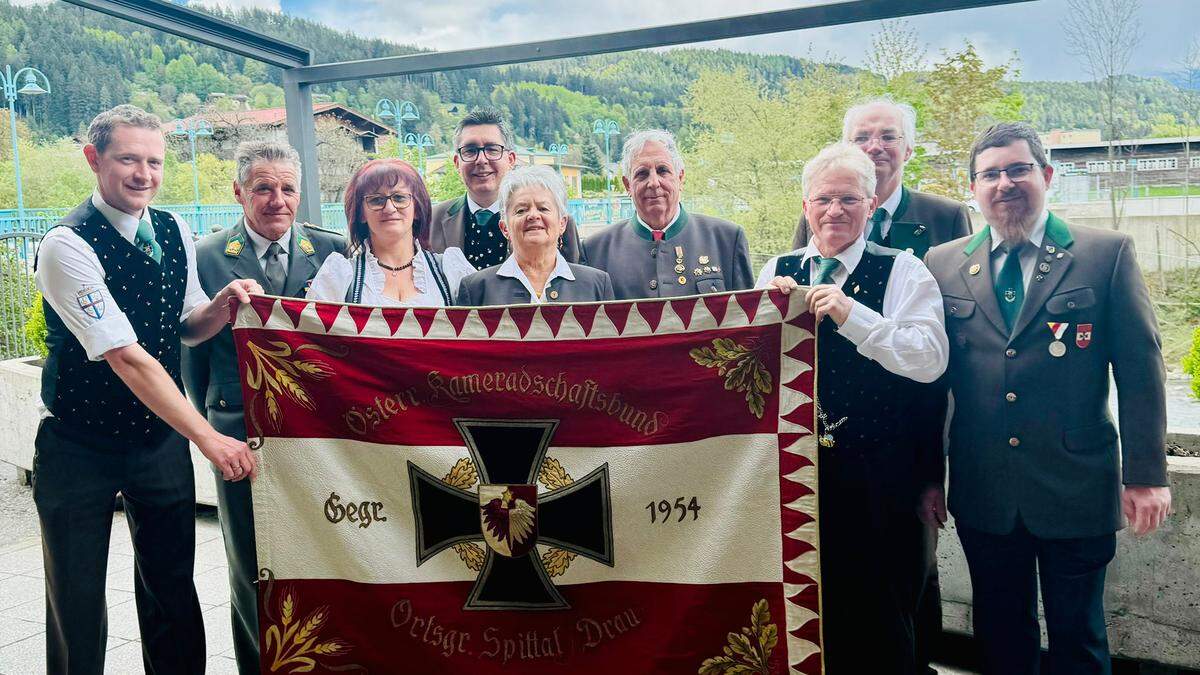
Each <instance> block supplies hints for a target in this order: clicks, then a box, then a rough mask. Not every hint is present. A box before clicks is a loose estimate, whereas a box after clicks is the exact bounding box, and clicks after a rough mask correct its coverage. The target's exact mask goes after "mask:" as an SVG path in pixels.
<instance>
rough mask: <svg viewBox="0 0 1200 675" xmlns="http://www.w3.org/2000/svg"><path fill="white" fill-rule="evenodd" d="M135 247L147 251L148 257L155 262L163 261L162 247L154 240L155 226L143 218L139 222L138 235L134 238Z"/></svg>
mask: <svg viewBox="0 0 1200 675" xmlns="http://www.w3.org/2000/svg"><path fill="white" fill-rule="evenodd" d="M133 245H134V246H136V247H138V248H140V249H142V250H143V251H145V253H146V255H148V256H150V257H151V258H154V262H159V261H160V260H162V246H159V245H158V242H157V241H155V240H154V226H153V225H151V224H150V221H149V220H146V219H145V218H143V219H142V220H139V221H138V229H137V234H136V235H134V237H133Z"/></svg>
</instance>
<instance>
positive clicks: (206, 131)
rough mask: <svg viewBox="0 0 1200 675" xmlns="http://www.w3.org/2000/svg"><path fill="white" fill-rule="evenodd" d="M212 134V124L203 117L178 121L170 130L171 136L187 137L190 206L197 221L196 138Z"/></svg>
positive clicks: (198, 201)
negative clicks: (190, 172) (190, 163)
mask: <svg viewBox="0 0 1200 675" xmlns="http://www.w3.org/2000/svg"><path fill="white" fill-rule="evenodd" d="M212 133H213V126H212V124H210V123H209V122H208V120H206V119H204V118H203V117H193V118H190V119H186V120H179V121H178V122H176V123H175V128H174V129H172V130H171V135H172V136H187V137H188V143H190V144H191V146H192V206H193V207H194V208H195V211H196V218H197V219H199V218H200V172H199V170H197V169H196V137H197V136H212Z"/></svg>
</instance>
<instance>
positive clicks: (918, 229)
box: [913, 225, 925, 237]
mask: <svg viewBox="0 0 1200 675" xmlns="http://www.w3.org/2000/svg"><path fill="white" fill-rule="evenodd" d="M913 234H915V235H917V236H918V237H919V236H921V235H922V234H925V226H924V225H918V226H916V228H914V229H913Z"/></svg>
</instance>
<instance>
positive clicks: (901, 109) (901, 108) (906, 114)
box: [842, 96, 917, 150]
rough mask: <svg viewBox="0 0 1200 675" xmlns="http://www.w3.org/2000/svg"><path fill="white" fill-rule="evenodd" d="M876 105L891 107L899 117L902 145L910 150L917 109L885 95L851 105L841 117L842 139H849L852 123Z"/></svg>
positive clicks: (913, 137)
mask: <svg viewBox="0 0 1200 675" xmlns="http://www.w3.org/2000/svg"><path fill="white" fill-rule="evenodd" d="M876 107H883V108H891V109H892V110H893V111H895V112H896V114H897V115H899V117H900V127H901V128H900V133H902V134H904V147H905V148H907V149H909V150H912V149H913V148H914V147H915V145H914V144H915V143H916V142H917V111H916V109H915V108H913V107H912V106H911V105H909V104H907V103H901V102H899V101H896V100H893V99H892V98H889V97H887V96H880V97H878V98H873V99H870V100H868V101H863V102H862V103H859V104H858V105H855V106H851V107H850V109H849V110H847V111H846V116H845V117H843V118H842V140H843V141H849V140H850V135H851V134H853V133H854V123H855V122H856V121H858V118H859V116H861V115H862V114H863V113H865V112H867V110H869V109H871V108H876Z"/></svg>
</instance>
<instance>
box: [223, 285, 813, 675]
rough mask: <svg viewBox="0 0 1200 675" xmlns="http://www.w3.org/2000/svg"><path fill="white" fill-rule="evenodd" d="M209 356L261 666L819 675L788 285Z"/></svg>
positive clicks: (374, 321) (255, 308)
mask: <svg viewBox="0 0 1200 675" xmlns="http://www.w3.org/2000/svg"><path fill="white" fill-rule="evenodd" d="M234 336H235V341H236V343H237V347H238V354H239V358H240V362H241V363H240V366H241V374H242V385H243V392H244V395H245V407H246V418H247V430H248V437H249V438H251V439H252V440H251V446H252V447H254V448H255V449H256V450H257V451H258V452H259V454H260V461H261V464H260V475H259V477H258V480H257V481H256V482H255V484H254V486H253V491H254V520H255V528H256V536H257V540H258V561H259V566H260V567H261V568H262V572H261V574H260V584H259V589H260V590H259V621H260V630H261V648H262V670H263V672H265V673H273V672H282V673H291V672H370V673H481V674H484V673H514V672H519V673H543V672H554V673H560V672H571V673H584V674H586V673H612V672H619V673H623V674H625V673H630V674H631V673H697V672H700V673H714V674H715V673H787V672H799V673H819V672H821V670H822V660H821V648H820V645H821V640H820V635H821V630H820V626H821V623H820V593H819V581H820V573H819V566H818V552H817V546H818V537H817V522H816V511H817V497H816V489H817V485H816V459H817V443H816V440H815V438H814V436H813V434H812V429H813V426H814V425H813V399H812V396H813V387H814V374H815V372H814V359H815V346H816V344H815V343H816V341H815V338H814V336H813V323H812V315H811V314H808V313H805V312H804V297H803V293H802V292H800V291H797V292H794V293H792V294H791V295H790V296H784V295H782V294H781V293H778V292H770V293H768V292H767V291H746V292H741V293H731V294H724V295H712V296H703V297H690V298H681V299H670V300H643V301H637V302H615V303H606V304H598V303H590V304H578V305H546V306H529V305H525V306H513V307H493V308H481V309H470V308H447V309H401V308H396V309H390V308H389V309H381V308H377V307H364V306H353V305H343V304H337V303H315V302H307V301H303V300H287V299H280V298H272V297H255V298H254V299H253V301H252V302H251V304H249V305H246V306H243V307H241V308H240V309H239V310H238V312H237V316H236V323H235V327H234Z"/></svg>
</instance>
